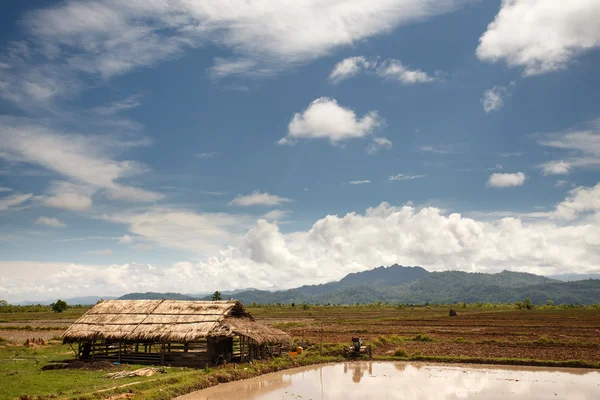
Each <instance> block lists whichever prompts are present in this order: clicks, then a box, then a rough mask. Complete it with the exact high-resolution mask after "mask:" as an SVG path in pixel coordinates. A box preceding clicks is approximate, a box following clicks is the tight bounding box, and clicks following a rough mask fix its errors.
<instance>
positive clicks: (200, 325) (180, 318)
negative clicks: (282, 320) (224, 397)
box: [62, 300, 290, 367]
mask: <svg viewBox="0 0 600 400" xmlns="http://www.w3.org/2000/svg"><path fill="white" fill-rule="evenodd" d="M62 338H63V342H64V343H69V344H71V345H73V344H77V349H75V348H73V349H74V350H75V351H76V353H77V357H78V358H79V359H81V360H87V361H92V362H93V361H96V360H109V361H116V362H120V363H136V364H139V363H152V364H161V365H163V364H166V365H179V366H199V367H202V366H205V365H214V364H218V363H222V362H225V361H226V362H231V361H251V360H253V359H260V358H263V357H267V356H270V355H273V354H280V353H281V348H282V346H283V345H285V344H287V343H289V341H290V336H289V335H288V334H287V333H285V332H284V331H282V330H279V329H275V328H272V327H269V326H266V325H262V324H259V323H258V322H256V321H254V318H252V316H251V315H250V314H249V313H248V312H246V310H245V309H244V307H243V305H242V303H240V302H239V301H235V300H229V301H179V300H105V301H101V302H99V303H98V304H96V305H95V306H94V307H92V308H91V309H90V310H89V311H88V312H86V313H85V314H84V315H83V316H81V317H80V318H79V319H78V320H77V321H75V323H74V324H73V325H71V326H70V327H69V328H68V329H67V330H66V331H65V333H63V335H62Z"/></svg>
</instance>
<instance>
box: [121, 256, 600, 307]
mask: <svg viewBox="0 0 600 400" xmlns="http://www.w3.org/2000/svg"><path fill="white" fill-rule="evenodd" d="M222 294H223V298H229V297H235V298H236V299H238V300H241V301H243V302H244V303H247V304H248V303H286V304H289V303H297V304H299V303H303V302H306V303H321V304H327V303H331V304H354V303H373V302H377V301H385V302H391V303H403V304H424V303H458V302H466V303H476V302H482V303H514V302H516V301H521V300H523V299H524V298H526V297H529V298H531V299H532V301H533V302H534V303H535V304H544V303H546V301H547V300H552V301H554V304H563V303H564V304H574V303H581V304H592V303H600V280H592V279H590V280H581V281H574V282H564V281H558V280H555V279H551V278H547V277H544V276H539V275H534V274H528V273H523V272H511V271H502V272H500V273H497V274H485V273H468V272H462V271H443V272H428V271H427V270H425V269H424V268H421V267H404V266H401V265H397V264H394V265H392V266H389V267H378V268H374V269H372V270H368V271H363V272H357V273H352V274H348V275H346V276H345V277H344V278H342V279H341V280H339V281H336V282H329V283H325V284H321V285H306V286H301V287H298V288H295V289H289V290H282V291H275V292H270V291H266V290H256V289H251V290H243V291H232V292H226V291H222ZM210 297H211V295H205V296H202V297H200V296H199V297H194V296H193V295H183V294H179V293H131V294H127V295H125V296H122V297H121V299H163V298H166V299H173V300H195V299H199V298H201V299H202V300H210Z"/></svg>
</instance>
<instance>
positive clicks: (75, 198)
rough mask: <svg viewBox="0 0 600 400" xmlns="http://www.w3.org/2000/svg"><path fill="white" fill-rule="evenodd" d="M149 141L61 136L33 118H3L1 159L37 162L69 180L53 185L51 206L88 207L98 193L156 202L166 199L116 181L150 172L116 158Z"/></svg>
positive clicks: (114, 197)
mask: <svg viewBox="0 0 600 400" xmlns="http://www.w3.org/2000/svg"><path fill="white" fill-rule="evenodd" d="M145 143H146V141H144V140H118V139H116V138H114V137H110V136H100V135H96V136H84V135H80V134H65V133H59V132H56V131H54V130H52V129H50V128H46V127H44V126H41V125H38V124H36V123H32V122H30V121H29V120H23V119H13V118H0V158H5V159H7V160H9V161H12V162H26V163H31V164H36V165H39V166H42V167H44V168H46V169H48V170H50V171H54V172H56V173H58V174H61V175H63V176H65V177H67V178H69V179H70V180H71V182H70V183H69V182H61V183H60V184H58V185H55V186H51V187H50V189H49V191H50V192H51V193H52V196H51V197H49V198H47V199H45V200H44V201H43V203H44V204H45V205H48V206H51V207H59V208H65V209H71V210H73V209H75V210H83V209H86V208H89V207H90V206H91V199H90V196H91V195H92V194H93V193H94V192H95V191H97V190H99V189H104V190H106V192H107V195H108V197H109V198H113V199H119V200H128V201H155V200H157V199H160V198H162V197H164V196H163V195H162V194H160V193H154V192H149V191H146V190H144V189H141V188H136V187H133V186H128V185H124V184H122V183H118V182H117V181H118V180H121V179H124V178H127V177H129V176H131V175H135V174H139V173H142V172H145V170H146V168H145V167H144V166H142V165H140V164H139V163H137V162H134V161H117V160H116V159H115V158H114V154H116V153H118V152H119V151H122V150H124V149H126V148H129V147H132V146H139V145H140V144H145Z"/></svg>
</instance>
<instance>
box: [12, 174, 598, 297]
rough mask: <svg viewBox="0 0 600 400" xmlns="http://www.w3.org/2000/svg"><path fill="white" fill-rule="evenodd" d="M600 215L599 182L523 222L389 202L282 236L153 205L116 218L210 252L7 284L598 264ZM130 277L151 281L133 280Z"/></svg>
mask: <svg viewBox="0 0 600 400" xmlns="http://www.w3.org/2000/svg"><path fill="white" fill-rule="evenodd" d="M599 213H600V184H598V185H596V186H595V187H592V188H585V187H580V188H577V189H575V190H573V191H571V192H570V193H569V195H568V196H567V198H566V199H565V200H564V201H563V202H561V203H559V204H558V205H557V206H556V208H555V209H554V210H552V211H550V212H541V213H539V212H538V213H536V214H537V215H535V216H532V217H535V218H527V219H524V220H522V219H520V218H515V217H501V218H497V217H493V216H492V218H486V219H484V220H478V219H474V218H467V217H464V216H462V215H461V214H458V213H450V214H448V213H445V212H443V211H442V210H440V209H439V208H435V207H422V208H421V207H415V206H412V205H405V206H391V205H389V204H387V203H381V204H380V205H378V206H377V207H373V208H369V209H367V210H366V211H365V212H364V213H357V212H351V213H348V214H346V215H342V216H336V215H327V216H325V217H323V218H321V219H319V220H317V221H316V222H315V223H314V224H313V225H312V226H311V227H310V228H309V229H308V230H306V231H297V232H293V233H288V234H283V233H281V232H280V230H279V227H278V225H277V224H275V223H269V222H267V221H265V220H259V221H257V222H256V223H254V225H244V227H243V232H245V233H242V232H239V233H234V232H231V231H230V230H229V228H231V227H233V226H236V225H239V224H240V222H239V221H240V218H237V217H236V216H226V215H198V214H195V213H191V212H177V213H175V212H173V211H170V212H167V211H163V212H158V211H153V212H149V213H142V214H139V215H133V214H131V215H126V216H120V217H118V218H116V219H115V222H117V220H119V221H121V222H123V223H127V224H130V227H131V230H132V231H136V234H138V233H139V234H141V235H142V237H144V239H145V240H147V241H153V242H155V243H157V244H160V245H161V246H164V247H169V248H174V249H187V250H193V251H196V252H197V253H198V254H202V255H204V256H207V257H208V258H206V259H205V260H203V261H200V262H197V263H192V262H180V263H176V264H173V265H170V266H164V267H159V266H154V265H147V264H125V265H104V266H86V265H75V264H69V263H37V262H20V263H19V262H7V261H3V262H0V272H1V273H0V276H1V278H0V292H2V293H5V296H6V297H8V298H11V299H12V298H26V297H27V296H35V295H37V296H42V295H43V296H48V297H57V296H59V295H63V294H67V293H68V294H70V295H77V294H78V293H82V292H83V293H98V294H106V295H108V294H113V293H114V294H122V293H125V292H131V291H179V292H184V293H185V292H188V293H190V292H192V293H193V292H200V291H210V290H215V289H216V288H219V289H240V288H244V287H249V286H250V287H257V288H261V289H281V288H286V287H296V286H300V285H303V284H314V283H323V282H327V281H331V280H337V279H340V278H342V277H343V276H344V275H346V274H348V273H350V272H357V271H361V270H364V269H368V268H373V267H374V266H378V265H382V264H383V265H390V264H393V263H401V264H403V265H421V266H423V267H425V268H427V269H429V270H431V271H441V270H448V269H457V270H463V271H469V272H500V271H502V270H505V269H510V270H515V271H522V272H530V273H537V274H544V275H552V274H557V273H565V272H573V271H576V272H578V273H589V272H599V269H598V251H597V248H598V246H597V243H598V241H599V240H600V233H599V232H600V229H599V224H600V218H599V215H600V214H599ZM542 214H543V215H544V216H545V218H544V219H540V218H541V217H542ZM525 221H529V222H525ZM215 230H216V231H215ZM207 232H213V233H212V236H210V235H207ZM219 238H220V239H223V241H222V246H212V247H205V246H204V245H203V244H204V242H205V241H208V242H210V243H212V244H213V245H215V244H216V243H218V242H219V240H217V239H219ZM211 254H213V255H214V256H212V257H211V256H210V255H211ZM41 271H43V273H41ZM131 276H144V279H143V280H141V279H138V280H131V279H127V277H131ZM65 277H69V279H65ZM167 277H168V278H169V279H166V278H167Z"/></svg>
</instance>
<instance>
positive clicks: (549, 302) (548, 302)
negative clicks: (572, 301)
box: [546, 300, 554, 307]
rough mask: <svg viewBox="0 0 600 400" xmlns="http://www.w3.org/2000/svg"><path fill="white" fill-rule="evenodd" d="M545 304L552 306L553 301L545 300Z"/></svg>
mask: <svg viewBox="0 0 600 400" xmlns="http://www.w3.org/2000/svg"><path fill="white" fill-rule="evenodd" d="M546 305H547V306H548V307H554V302H553V301H552V300H548V301H547V302H546Z"/></svg>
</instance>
